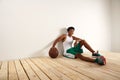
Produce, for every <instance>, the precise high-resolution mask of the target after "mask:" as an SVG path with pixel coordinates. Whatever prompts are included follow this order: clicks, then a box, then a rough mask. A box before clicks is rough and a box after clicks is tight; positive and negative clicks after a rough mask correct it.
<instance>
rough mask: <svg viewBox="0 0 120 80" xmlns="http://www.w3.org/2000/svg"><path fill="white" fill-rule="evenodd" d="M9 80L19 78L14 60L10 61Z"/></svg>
mask: <svg viewBox="0 0 120 80" xmlns="http://www.w3.org/2000/svg"><path fill="white" fill-rule="evenodd" d="M8 72H9V73H8V74H9V80H18V76H17V72H16V68H15V65H14V61H9V71H8Z"/></svg>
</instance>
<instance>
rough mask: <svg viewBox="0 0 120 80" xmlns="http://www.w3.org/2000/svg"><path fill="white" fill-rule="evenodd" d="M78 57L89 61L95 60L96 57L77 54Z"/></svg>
mask: <svg viewBox="0 0 120 80" xmlns="http://www.w3.org/2000/svg"><path fill="white" fill-rule="evenodd" d="M76 57H77V58H80V59H81V60H84V61H88V62H95V60H96V59H93V58H89V57H85V56H83V55H81V54H76Z"/></svg>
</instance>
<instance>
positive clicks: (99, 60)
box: [95, 56, 106, 65]
mask: <svg viewBox="0 0 120 80" xmlns="http://www.w3.org/2000/svg"><path fill="white" fill-rule="evenodd" d="M95 62H96V63H98V64H99V65H105V64H106V59H105V58H104V56H100V57H98V58H96V60H95Z"/></svg>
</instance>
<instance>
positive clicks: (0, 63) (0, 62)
mask: <svg viewBox="0 0 120 80" xmlns="http://www.w3.org/2000/svg"><path fill="white" fill-rule="evenodd" d="M1 65H2V61H0V70H1Z"/></svg>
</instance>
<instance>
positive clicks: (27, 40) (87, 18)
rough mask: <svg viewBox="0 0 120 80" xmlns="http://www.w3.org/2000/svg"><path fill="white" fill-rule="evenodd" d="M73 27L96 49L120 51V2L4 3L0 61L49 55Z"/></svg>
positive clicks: (1, 5) (35, 0)
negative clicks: (59, 39)
mask: <svg viewBox="0 0 120 80" xmlns="http://www.w3.org/2000/svg"><path fill="white" fill-rule="evenodd" d="M69 26H74V27H75V28H76V30H75V34H74V35H75V36H77V37H80V38H82V39H85V40H86V41H88V43H89V44H90V45H91V46H92V48H93V49H94V50H102V51H118V52H120V42H119V40H120V36H119V34H120V0H0V60H10V59H19V58H25V57H35V56H46V55H48V50H49V48H50V47H51V46H52V43H53V41H54V40H55V39H56V38H57V37H58V36H59V35H61V34H63V33H64V31H65V28H66V27H69ZM85 51H86V50H85Z"/></svg>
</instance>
